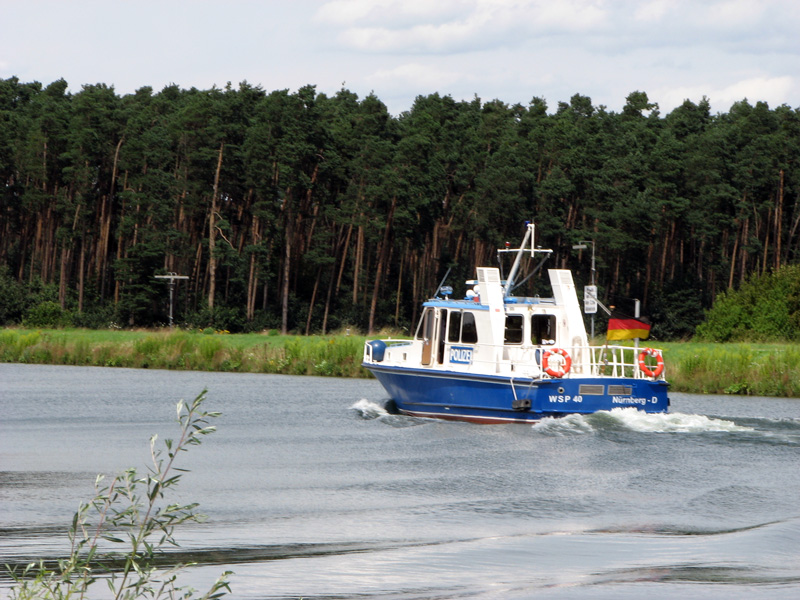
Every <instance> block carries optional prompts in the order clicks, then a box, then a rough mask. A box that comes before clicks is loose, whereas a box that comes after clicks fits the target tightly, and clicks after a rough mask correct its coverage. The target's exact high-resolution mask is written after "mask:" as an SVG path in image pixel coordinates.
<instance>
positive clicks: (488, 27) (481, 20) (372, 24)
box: [316, 0, 608, 54]
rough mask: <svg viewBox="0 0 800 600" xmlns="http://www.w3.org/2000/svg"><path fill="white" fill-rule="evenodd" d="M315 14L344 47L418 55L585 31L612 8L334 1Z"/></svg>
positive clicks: (514, 1) (587, 3)
mask: <svg viewBox="0 0 800 600" xmlns="http://www.w3.org/2000/svg"><path fill="white" fill-rule="evenodd" d="M456 8H458V9H459V10H455V9H456ZM316 17H317V19H318V20H321V21H323V22H328V23H330V24H331V25H334V26H342V27H343V29H342V31H341V32H340V34H339V36H338V39H339V41H340V43H341V44H342V45H343V46H345V47H349V48H353V49H356V50H359V51H363V52H370V53H375V52H377V53H386V52H394V53H409V54H415V53H422V52H432V53H440V52H467V51H474V50H476V49H482V48H486V47H487V46H504V45H508V44H519V43H521V42H522V41H524V40H525V39H526V38H528V37H530V36H537V35H547V36H549V35H554V34H559V33H568V32H586V31H590V30H592V29H595V28H597V27H604V26H605V25H606V24H607V21H608V10H607V9H605V8H603V7H602V3H600V2H596V1H594V0H563V1H561V2H553V1H551V0H472V1H471V2H461V3H458V2H441V3H440V2H430V1H429V0H427V1H421V2H420V1H411V2H409V0H381V1H379V2H375V3H370V2H366V1H365V0H332V1H331V2H329V3H327V4H325V5H324V6H322V7H321V8H320V9H319V11H318V12H317V15H316Z"/></svg>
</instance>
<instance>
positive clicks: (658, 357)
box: [639, 348, 664, 379]
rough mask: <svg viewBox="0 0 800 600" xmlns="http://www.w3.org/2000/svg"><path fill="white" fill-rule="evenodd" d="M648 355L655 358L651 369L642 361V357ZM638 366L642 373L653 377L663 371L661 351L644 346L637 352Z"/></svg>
mask: <svg viewBox="0 0 800 600" xmlns="http://www.w3.org/2000/svg"><path fill="white" fill-rule="evenodd" d="M648 356H650V357H652V358H655V359H656V368H655V369H651V368H650V367H648V366H647V364H646V363H645V362H644V359H645V358H646V357H648ZM639 368H640V369H641V370H642V373H644V374H645V375H647V376H648V377H652V378H653V379H655V378H656V377H658V376H659V375H661V373H663V372H664V357H663V356H661V352H660V351H658V350H655V349H653V348H645V349H644V350H642V351H641V352H640V353H639Z"/></svg>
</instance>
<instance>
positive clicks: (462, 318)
mask: <svg viewBox="0 0 800 600" xmlns="http://www.w3.org/2000/svg"><path fill="white" fill-rule="evenodd" d="M442 334H444V332H442ZM442 339H444V337H443V338H442ZM447 341H448V342H450V343H451V344H458V343H459V342H461V343H462V344H477V343H478V328H477V327H476V326H475V315H473V314H472V313H471V312H463V311H460V310H451V311H450V319H449V321H448V325H447Z"/></svg>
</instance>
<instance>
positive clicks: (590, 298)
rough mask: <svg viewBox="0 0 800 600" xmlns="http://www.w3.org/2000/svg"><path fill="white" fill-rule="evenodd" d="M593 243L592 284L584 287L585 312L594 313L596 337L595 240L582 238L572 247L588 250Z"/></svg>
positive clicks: (592, 335)
mask: <svg viewBox="0 0 800 600" xmlns="http://www.w3.org/2000/svg"><path fill="white" fill-rule="evenodd" d="M589 244H591V245H592V284H591V285H587V286H585V287H584V288H583V312H584V314H587V315H592V333H591V338H589V339H593V338H594V316H595V314H597V286H596V285H595V283H594V271H595V269H594V266H595V262H594V240H581V241H580V242H578V243H577V244H575V245H574V246H573V247H572V249H573V250H586V249H587V248H588V247H589V246H588V245H589Z"/></svg>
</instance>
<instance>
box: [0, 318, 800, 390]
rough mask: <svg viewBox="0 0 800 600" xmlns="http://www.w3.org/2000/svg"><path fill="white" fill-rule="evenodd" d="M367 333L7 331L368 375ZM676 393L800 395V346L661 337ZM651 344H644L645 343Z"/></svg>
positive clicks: (205, 359) (20, 350) (81, 348)
mask: <svg viewBox="0 0 800 600" xmlns="http://www.w3.org/2000/svg"><path fill="white" fill-rule="evenodd" d="M365 339H366V338H365V337H364V336H362V335H345V334H339V335H327V336H309V337H305V336H280V335H268V334H256V333H252V334H227V333H220V332H212V331H210V330H206V331H205V332H190V331H182V330H173V331H169V330H158V331H139V330H137V331H127V330H88V329H41V330H39V329H2V330H0V361H2V362H17V363H36V364H57V365H84V366H100V367H130V368H137V369H146V368H150V369H185V370H198V371H232V372H242V373H279V374H285V375H320V376H332V377H368V376H369V373H368V372H367V371H366V370H365V369H364V368H362V367H361V356H362V352H363V346H364V341H365ZM653 345H654V346H657V347H660V348H662V349H663V350H664V362H665V365H666V370H667V379H668V380H669V382H670V384H671V389H672V391H677V392H692V393H703V394H748V395H754V396H784V397H793V398H798V397H800V345H794V344H713V343H695V342H671V343H653ZM642 346H643V347H644V344H642Z"/></svg>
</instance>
